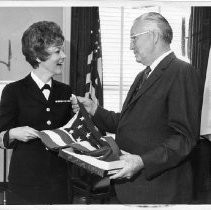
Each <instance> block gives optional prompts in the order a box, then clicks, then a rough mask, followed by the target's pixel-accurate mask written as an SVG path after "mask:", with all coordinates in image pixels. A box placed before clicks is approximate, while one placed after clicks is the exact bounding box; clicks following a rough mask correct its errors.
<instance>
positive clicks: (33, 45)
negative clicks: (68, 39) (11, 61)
mask: <svg viewBox="0 0 211 210" xmlns="http://www.w3.org/2000/svg"><path fill="white" fill-rule="evenodd" d="M21 41H22V52H23V55H24V56H25V58H26V61H28V62H29V63H30V64H31V65H32V67H33V68H34V69H36V68H38V66H39V62H38V61H37V59H39V60H41V61H46V60H47V59H48V57H49V55H50V54H49V53H48V52H47V49H48V48H49V47H51V46H62V45H63V42H64V36H63V34H62V30H61V28H60V27H59V25H57V24H56V23H54V22H51V21H39V22H36V23H34V24H32V25H31V26H30V27H29V28H28V29H27V30H26V31H25V32H24V33H23V36H22V40H21Z"/></svg>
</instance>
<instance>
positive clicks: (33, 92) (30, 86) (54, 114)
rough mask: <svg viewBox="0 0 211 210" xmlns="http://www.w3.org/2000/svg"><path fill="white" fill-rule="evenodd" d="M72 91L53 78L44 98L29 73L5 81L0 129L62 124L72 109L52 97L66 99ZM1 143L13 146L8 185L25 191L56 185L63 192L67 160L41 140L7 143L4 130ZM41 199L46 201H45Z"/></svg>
mask: <svg viewBox="0 0 211 210" xmlns="http://www.w3.org/2000/svg"><path fill="white" fill-rule="evenodd" d="M71 93H72V91H71V89H70V87H69V86H68V85H65V84H63V83H60V82H57V81H55V80H52V90H51V93H50V96H49V100H48V101H47V100H46V99H45V97H44V95H43V93H42V92H41V90H40V89H39V87H38V86H37V84H36V83H35V82H34V80H33V79H32V78H31V75H28V76H27V77H25V78H24V79H22V80H19V81H17V82H14V83H10V84H8V85H7V86H6V87H5V88H4V90H3V92H2V98H1V105H0V131H4V130H8V129H10V128H15V127H20V126H30V127H32V128H34V129H36V130H38V131H40V130H45V129H55V128H58V127H61V126H63V125H64V124H66V123H67V122H68V121H69V119H70V118H71V116H72V108H71V105H70V104H68V103H55V100H61V99H63V100H64V99H65V100H67V99H69V98H70V96H71ZM4 142H5V145H6V146H7V147H12V148H13V154H12V158H11V163H10V170H9V184H10V186H11V188H14V189H19V188H21V189H22V190H24V187H26V189H28V188H31V189H39V190H41V191H42V190H45V189H50V188H53V187H55V189H56V187H57V186H58V188H59V187H60V188H63V189H64V191H65V189H66V188H67V182H66V179H67V168H66V162H65V161H64V160H63V159H61V158H59V157H58V153H57V152H54V151H49V150H46V148H45V146H44V144H43V143H42V142H41V140H40V139H34V140H30V141H28V142H27V143H23V142H21V141H17V140H15V141H14V142H13V143H12V144H11V145H9V144H8V133H6V134H5V136H4ZM26 192H27V191H26ZM26 194H27V193H26ZM59 195H60V194H59V192H58V195H57V196H59ZM23 196H25V195H23ZM26 196H27V195H26ZM46 196H47V195H46ZM64 196H65V195H64ZM64 199H65V198H64ZM43 202H47V203H48V201H47V200H46V201H43Z"/></svg>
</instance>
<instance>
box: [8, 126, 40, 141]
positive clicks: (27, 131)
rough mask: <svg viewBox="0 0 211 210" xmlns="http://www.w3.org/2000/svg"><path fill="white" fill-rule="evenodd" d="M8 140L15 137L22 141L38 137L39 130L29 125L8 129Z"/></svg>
mask: <svg viewBox="0 0 211 210" xmlns="http://www.w3.org/2000/svg"><path fill="white" fill-rule="evenodd" d="M9 137H10V140H14V139H17V140H19V141H22V142H28V141H30V140H31V139H34V138H39V131H37V130H35V129H34V128H31V127H29V126H23V127H17V128H12V129H10V130H9Z"/></svg>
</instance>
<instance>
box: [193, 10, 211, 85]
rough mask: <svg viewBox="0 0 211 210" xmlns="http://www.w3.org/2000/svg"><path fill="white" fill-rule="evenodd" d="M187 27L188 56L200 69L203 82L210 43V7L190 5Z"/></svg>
mask: <svg viewBox="0 0 211 210" xmlns="http://www.w3.org/2000/svg"><path fill="white" fill-rule="evenodd" d="M189 29H190V30H189V49H190V51H189V58H190V61H191V64H192V65H193V66H194V67H195V68H197V69H199V70H200V74H201V78H202V83H203V84H204V82H205V78H206V70H207V61H208V55H209V50H210V45H211V7H192V8H191V17H190V27H189Z"/></svg>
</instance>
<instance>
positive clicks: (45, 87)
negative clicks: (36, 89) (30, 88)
mask: <svg viewBox="0 0 211 210" xmlns="http://www.w3.org/2000/svg"><path fill="white" fill-rule="evenodd" d="M43 90H49V91H50V90H51V87H50V85H48V84H45V85H44V86H43V87H42V88H41V91H43Z"/></svg>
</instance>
